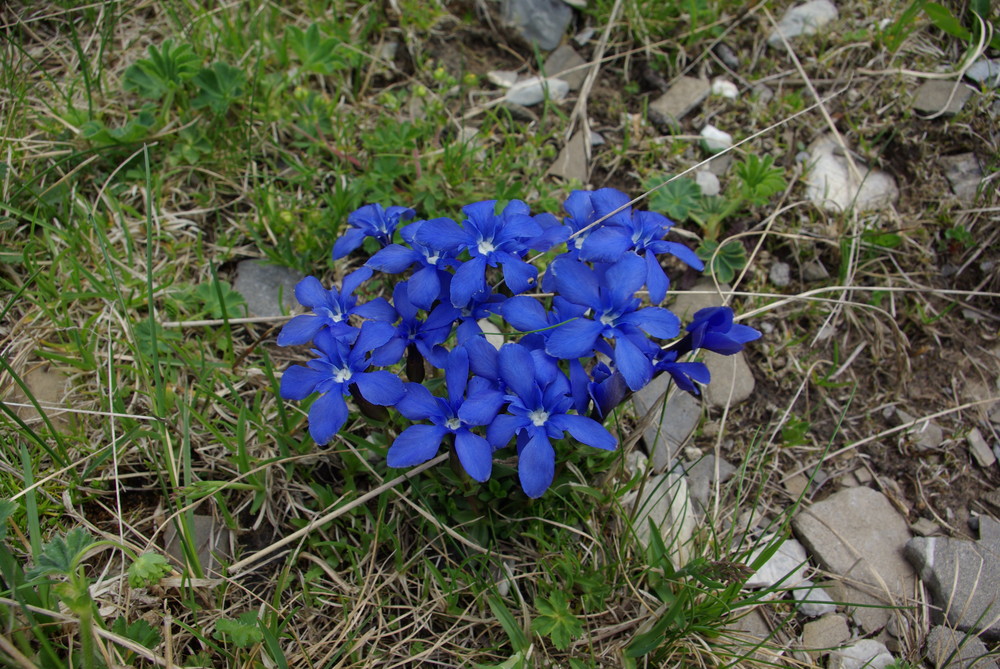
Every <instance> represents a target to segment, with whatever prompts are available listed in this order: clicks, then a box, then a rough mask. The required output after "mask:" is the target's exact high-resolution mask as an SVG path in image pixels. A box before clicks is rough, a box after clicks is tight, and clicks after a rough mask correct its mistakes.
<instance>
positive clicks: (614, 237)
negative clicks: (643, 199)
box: [563, 188, 632, 262]
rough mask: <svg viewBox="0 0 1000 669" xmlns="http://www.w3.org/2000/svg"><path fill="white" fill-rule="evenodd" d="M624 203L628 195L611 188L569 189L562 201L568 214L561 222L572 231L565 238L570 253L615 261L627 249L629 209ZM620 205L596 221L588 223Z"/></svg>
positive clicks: (592, 259)
mask: <svg viewBox="0 0 1000 669" xmlns="http://www.w3.org/2000/svg"><path fill="white" fill-rule="evenodd" d="M628 203H629V198H628V195H626V194H625V193H623V192H621V191H619V190H615V189H614V188H601V189H599V190H596V191H585V190H577V191H573V192H572V193H570V194H569V197H567V198H566V202H565V203H564V204H563V208H564V209H565V210H566V213H567V214H569V216H567V217H566V218H565V219H564V220H565V223H566V225H567V226H568V227H569V228H570V229H571V230H572V231H573V235H575V236H573V237H572V238H571V239H570V240H569V241H568V242H567V244H568V246H569V249H570V253H571V254H573V255H576V256H577V257H579V258H580V259H581V260H586V261H595V260H596V261H600V262H615V261H616V260H618V258H620V257H621V256H622V254H624V253H626V252H627V251H628V250H629V249H631V248H632V240H631V230H630V228H629V224H630V221H631V217H632V210H631V208H630V207H627V206H626V205H627V204H628ZM622 207H625V208H624V209H622V210H621V211H619V212H618V213H616V214H614V215H611V216H610V217H609V218H607V219H605V220H604V221H603V222H602V223H601V224H600V225H596V226H594V227H590V226H591V225H593V224H594V223H595V222H596V221H599V220H600V219H602V218H604V217H605V216H608V215H609V214H611V212H613V211H615V210H617V209H620V208H622Z"/></svg>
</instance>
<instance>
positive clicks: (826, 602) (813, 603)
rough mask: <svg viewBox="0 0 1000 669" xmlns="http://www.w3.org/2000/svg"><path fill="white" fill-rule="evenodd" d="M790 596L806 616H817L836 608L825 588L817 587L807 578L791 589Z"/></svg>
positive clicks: (831, 611) (800, 611)
mask: <svg viewBox="0 0 1000 669" xmlns="http://www.w3.org/2000/svg"><path fill="white" fill-rule="evenodd" d="M792 596H793V597H794V598H795V601H797V602H799V613H801V614H802V615H804V616H806V617H807V618H818V617H820V616H825V615H826V614H828V613H833V612H834V611H836V610H837V605H836V604H834V603H833V598H832V597H830V593H829V592H827V589H826V588H820V587H817V586H816V585H815V584H814V583H813V582H812V581H810V580H808V579H806V580H805V581H802V583H800V584H799V587H797V588H795V590H793V591H792Z"/></svg>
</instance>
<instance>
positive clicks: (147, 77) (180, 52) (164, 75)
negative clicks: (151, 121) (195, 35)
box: [122, 39, 199, 107]
mask: <svg viewBox="0 0 1000 669" xmlns="http://www.w3.org/2000/svg"><path fill="white" fill-rule="evenodd" d="M198 65H199V60H198V56H196V55H195V53H194V51H193V50H192V49H191V47H190V46H189V45H187V44H176V45H175V44H174V43H173V40H169V39H168V40H165V41H164V42H163V45H162V46H161V47H160V48H157V47H156V46H155V45H150V47H149V58H141V59H140V60H138V61H137V62H135V63H133V64H132V65H130V66H129V67H128V69H126V70H125V76H124V78H123V80H122V86H123V87H124V89H125V90H126V91H130V92H133V93H136V94H138V95H139V96H140V97H143V98H147V99H149V100H162V99H164V98H166V102H165V104H164V106H165V107H170V105H171V101H172V99H173V96H174V95H175V94H176V93H177V91H179V90H180V89H181V88H182V87H183V86H184V83H185V82H187V81H188V80H189V79H192V78H194V76H195V75H197V74H198Z"/></svg>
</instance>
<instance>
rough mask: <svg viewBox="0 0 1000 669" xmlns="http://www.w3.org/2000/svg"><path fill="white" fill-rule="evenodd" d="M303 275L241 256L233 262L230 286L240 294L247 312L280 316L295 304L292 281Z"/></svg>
mask: <svg viewBox="0 0 1000 669" xmlns="http://www.w3.org/2000/svg"><path fill="white" fill-rule="evenodd" d="M303 278H304V277H303V276H302V274H300V273H298V272H296V271H295V270H292V269H289V268H287V267H279V266H278V265H271V264H270V263H267V262H265V261H263V260H241V261H240V262H239V263H238V264H237V265H236V279H235V280H234V281H233V290H235V291H236V292H237V293H239V294H240V295H242V296H243V300H244V301H245V302H246V305H247V310H248V311H249V312H250V315H251V316H281V315H283V314H287V313H289V312H290V311H292V309H295V308H296V307H297V306H299V302H298V300H296V299H295V285H296V284H297V283H298V282H299V281H301V280H302V279H303ZM230 316H234V317H235V316H242V314H230Z"/></svg>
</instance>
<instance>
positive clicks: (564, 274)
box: [545, 253, 680, 391]
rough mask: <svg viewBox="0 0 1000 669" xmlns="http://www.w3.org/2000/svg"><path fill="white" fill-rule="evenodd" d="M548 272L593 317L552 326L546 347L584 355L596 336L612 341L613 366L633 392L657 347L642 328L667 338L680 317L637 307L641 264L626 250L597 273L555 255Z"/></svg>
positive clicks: (645, 379) (646, 375) (644, 379)
mask: <svg viewBox="0 0 1000 669" xmlns="http://www.w3.org/2000/svg"><path fill="white" fill-rule="evenodd" d="M550 272H551V273H552V274H553V280H554V282H555V285H556V288H557V290H558V292H559V294H560V295H561V296H562V297H564V298H565V299H566V300H568V301H570V302H572V303H573V304H577V305H580V306H583V307H587V308H589V309H591V310H592V315H593V319H591V318H584V317H579V318H577V319H576V320H574V321H571V322H569V323H566V324H564V325H560V326H559V327H557V328H555V329H553V330H552V331H551V332H550V333H549V335H548V338H547V341H546V343H545V351H546V352H547V353H548V354H549V355H552V356H555V357H557V358H563V359H571V358H584V357H589V356H591V355H593V354H594V350H595V348H599V347H600V344H601V342H599V339H600V338H602V337H604V338H607V339H613V340H614V341H615V348H614V353H613V357H614V362H615V367H616V368H617V369H618V370H619V371H620V372H621V374H622V376H623V377H625V382H626V383H627V384H628V387H629V388H630V389H632V390H633V391H635V390H639V389H640V388H642V387H643V386H644V385H646V384H647V383H649V380H650V379H651V378H652V377H653V365H652V363H651V362H650V357H651V356H652V355H653V354H655V352H656V349H658V347H657V346H655V345H652V344H651V343H650V341H649V340H648V339H647V338H646V336H645V335H643V334H642V333H643V332H645V333H647V334H649V335H651V336H653V337H660V338H663V339H669V338H671V337H674V336H676V335H677V333H678V331H679V330H680V321H679V319H678V318H677V316H675V315H674V314H673V313H672V312H671V311H669V310H667V309H663V308H661V307H646V308H644V309H639V304H640V300H639V298H637V297H635V293H636V291H637V290H639V289H640V288H641V287H642V285H643V283H644V282H645V281H646V264H645V262H643V260H642V258H640V257H639V256H637V255H635V254H634V253H629V254H627V255H625V257H624V258H622V259H621V260H619V261H618V262H617V263H615V264H614V265H610V266H608V267H607V268H606V269H604V271H603V272H602V273H601V274H602V275H599V274H598V272H595V271H594V270H592V269H590V268H588V267H587V266H586V265H584V264H583V263H581V262H578V261H575V260H571V259H569V258H561V259H557V260H556V261H555V262H553V263H552V267H551V269H550Z"/></svg>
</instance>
